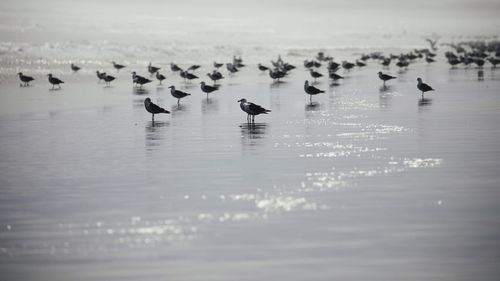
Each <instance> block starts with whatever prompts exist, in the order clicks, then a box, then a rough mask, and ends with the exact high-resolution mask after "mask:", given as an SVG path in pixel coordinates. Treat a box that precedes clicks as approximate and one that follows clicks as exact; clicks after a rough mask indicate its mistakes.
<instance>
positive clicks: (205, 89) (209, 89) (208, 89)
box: [200, 81, 219, 99]
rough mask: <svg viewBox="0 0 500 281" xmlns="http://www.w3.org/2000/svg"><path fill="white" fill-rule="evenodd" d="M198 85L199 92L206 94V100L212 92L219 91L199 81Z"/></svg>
mask: <svg viewBox="0 0 500 281" xmlns="http://www.w3.org/2000/svg"><path fill="white" fill-rule="evenodd" d="M200 84H201V90H202V91H203V92H204V93H206V94H207V99H208V94H210V93H211V92H213V91H217V90H218V89H219V87H216V86H209V85H206V84H205V82H204V81H201V82H200Z"/></svg>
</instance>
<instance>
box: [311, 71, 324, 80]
mask: <svg viewBox="0 0 500 281" xmlns="http://www.w3.org/2000/svg"><path fill="white" fill-rule="evenodd" d="M309 74H311V77H312V78H314V81H316V78H320V77H323V74H321V73H319V72H317V71H314V70H312V69H310V70H309Z"/></svg>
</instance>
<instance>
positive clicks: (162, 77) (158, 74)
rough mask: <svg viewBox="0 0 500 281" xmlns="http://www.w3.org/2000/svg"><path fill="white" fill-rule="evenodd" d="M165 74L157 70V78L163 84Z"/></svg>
mask: <svg viewBox="0 0 500 281" xmlns="http://www.w3.org/2000/svg"><path fill="white" fill-rule="evenodd" d="M165 78H166V77H165V76H164V75H163V74H160V72H156V79H158V81H160V85H161V82H162V81H163V80H165Z"/></svg>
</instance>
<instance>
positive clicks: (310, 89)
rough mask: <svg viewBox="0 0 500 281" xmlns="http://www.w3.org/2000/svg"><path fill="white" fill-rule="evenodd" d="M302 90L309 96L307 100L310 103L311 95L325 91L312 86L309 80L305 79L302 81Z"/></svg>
mask: <svg viewBox="0 0 500 281" xmlns="http://www.w3.org/2000/svg"><path fill="white" fill-rule="evenodd" d="M304 91H305V92H306V93H307V94H308V95H309V96H310V97H309V101H310V102H311V103H312V96H313V95H317V94H320V93H324V92H325V91H322V90H320V89H318V88H316V87H314V86H309V81H307V80H306V82H305V83H304Z"/></svg>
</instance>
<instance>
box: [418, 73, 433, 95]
mask: <svg viewBox="0 0 500 281" xmlns="http://www.w3.org/2000/svg"><path fill="white" fill-rule="evenodd" d="M417 82H418V83H417V88H418V89H419V90H420V91H422V99H423V98H424V93H425V92H429V91H434V89H433V88H432V87H431V86H429V85H427V84H425V83H424V82H422V78H420V77H419V78H417Z"/></svg>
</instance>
